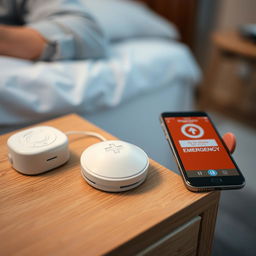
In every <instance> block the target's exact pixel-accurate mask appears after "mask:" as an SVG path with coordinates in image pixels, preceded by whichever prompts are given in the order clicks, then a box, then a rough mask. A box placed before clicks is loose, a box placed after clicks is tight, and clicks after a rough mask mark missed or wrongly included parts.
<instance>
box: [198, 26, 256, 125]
mask: <svg viewBox="0 0 256 256" xmlns="http://www.w3.org/2000/svg"><path fill="white" fill-rule="evenodd" d="M212 38H213V46H214V48H213V51H212V54H211V58H210V61H209V66H208V68H207V70H206V72H205V78H204V81H203V83H202V85H201V89H200V99H199V108H201V109H205V110H214V111H217V112H219V113H221V114H224V115H227V116H229V117H231V118H234V119H236V120H239V121H242V122H245V123H247V124H249V125H252V126H254V127H256V105H255V98H256V71H255V70H256V45H255V44H253V43H252V42H250V41H249V40H245V39H244V38H242V37H240V36H239V34H238V33H236V32H234V31H222V32H215V33H214V34H213V36H212ZM243 70H245V72H244V71H243ZM242 71H243V72H242Z"/></svg>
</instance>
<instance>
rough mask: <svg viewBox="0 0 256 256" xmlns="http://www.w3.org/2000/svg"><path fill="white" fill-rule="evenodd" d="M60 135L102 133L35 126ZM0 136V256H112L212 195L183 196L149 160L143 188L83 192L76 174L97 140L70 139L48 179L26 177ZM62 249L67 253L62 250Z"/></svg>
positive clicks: (75, 122)
mask: <svg viewBox="0 0 256 256" xmlns="http://www.w3.org/2000/svg"><path fill="white" fill-rule="evenodd" d="M42 124H43V125H50V126H53V127H55V128H57V129H60V130H61V131H63V132H67V131H70V130H74V129H75V130H81V131H94V132H98V133H100V134H102V135H103V136H105V137H106V138H107V139H116V138H115V137H113V136H112V135H110V134H108V133H107V132H105V131H103V130H101V129H100V128H98V127H96V126H94V125H93V124H91V123H89V122H87V121H86V120H84V119H82V118H80V117H79V116H77V115H74V114H71V115H67V116H64V117H62V118H58V119H54V120H51V121H48V122H44V123H42ZM11 134H13V133H9V134H5V135H3V136H1V137H0V189H1V193H0V239H1V246H0V254H1V255H7V254H11V253H15V252H17V251H19V255H22V254H27V253H29V252H30V253H31V251H36V252H40V253H41V254H48V253H49V252H51V253H52V252H55V253H57V252H58V255H59V254H70V253H76V254H79V253H80V254H83V253H84V252H85V250H86V255H98V254H103V253H106V252H109V251H111V250H112V249H113V248H116V247H118V246H120V245H122V244H124V243H126V242H127V241H129V240H131V239H133V238H134V237H136V236H138V235H139V234H141V233H143V232H145V231H146V230H149V229H150V228H152V227H154V226H156V225H158V223H161V222H163V221H164V220H166V219H168V218H171V217H172V216H174V215H175V214H176V213H178V212H182V210H183V209H185V208H187V207H189V206H190V205H193V204H195V203H196V202H202V201H203V200H206V202H207V200H209V198H210V197H211V195H212V194H214V193H215V192H211V193H193V192H190V191H188V190H187V189H186V188H185V186H184V184H183V182H182V179H181V177H180V176H179V175H177V174H175V173H173V172H172V171H170V170H168V169H166V168H164V167H163V166H161V165H159V164H158V163H156V162H155V161H153V160H150V167H149V174H148V177H147V179H146V181H145V182H144V183H143V184H142V185H140V186H139V187H137V188H136V189H133V190H131V191H127V192H122V193H107V192H102V191H99V190H96V189H94V188H92V187H91V186H89V185H88V184H87V183H86V182H85V181H84V179H83V178H82V177H81V175H80V162H79V161H80V155H81V153H82V152H83V150H84V149H86V148H87V147H88V146H89V145H91V144H93V143H96V142H98V139H97V138H93V137H85V136H83V135H72V136H70V137H69V149H70V152H71V158H70V160H69V161H68V163H66V164H65V165H63V166H61V167H59V168H56V169H54V170H52V171H50V172H47V173H44V174H41V175H37V176H26V175H22V174H20V173H18V172H16V171H15V170H14V169H12V167H11V165H10V163H9V162H8V160H6V157H7V146H6V142H7V139H8V137H9V136H10V135H11ZM67 245H68V246H67Z"/></svg>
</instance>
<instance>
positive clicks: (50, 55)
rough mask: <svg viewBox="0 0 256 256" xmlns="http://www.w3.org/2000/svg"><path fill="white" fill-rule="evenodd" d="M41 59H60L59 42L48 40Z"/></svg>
mask: <svg viewBox="0 0 256 256" xmlns="http://www.w3.org/2000/svg"><path fill="white" fill-rule="evenodd" d="M39 59H40V60H43V61H50V60H58V59H59V57H58V56H57V43H56V42H47V44H46V46H45V47H44V50H43V53H42V54H41V56H40V58H39Z"/></svg>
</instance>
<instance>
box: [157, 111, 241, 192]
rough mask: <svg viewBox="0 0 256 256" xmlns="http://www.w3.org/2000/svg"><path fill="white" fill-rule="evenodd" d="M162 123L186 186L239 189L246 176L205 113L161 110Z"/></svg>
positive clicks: (203, 189)
mask: <svg viewBox="0 0 256 256" xmlns="http://www.w3.org/2000/svg"><path fill="white" fill-rule="evenodd" d="M160 121H161V125H162V128H163V130H164V133H165V136H166V139H167V140H168V142H169V144H170V147H171V149H172V152H173V154H174V157H175V159H176V162H177V164H178V167H179V170H180V172H181V175H182V177H183V180H184V183H185V185H186V187H187V188H188V189H189V190H191V191H194V192H200V191H210V190H216V189H238V188H242V187H243V186H244V185H245V179H244V177H243V175H242V173H241V171H240V170H239V168H238V166H237V164H236V163H235V161H234V159H233V158H232V156H231V155H230V153H229V151H228V148H227V146H226V145H225V143H224V142H223V140H222V138H221V137H220V135H219V133H218V131H217V130H216V128H215V127H214V125H213V122H212V121H211V119H210V118H209V116H208V115H207V114H206V113H205V112H170V113H162V114H161V117H160Z"/></svg>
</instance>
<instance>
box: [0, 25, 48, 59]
mask: <svg viewBox="0 0 256 256" xmlns="http://www.w3.org/2000/svg"><path fill="white" fill-rule="evenodd" d="M45 45H46V40H45V39H44V38H43V37H42V36H41V35H40V33H38V32H37V31H35V30H33V29H31V28H29V27H18V26H17V27H16V26H7V25H0V55H5V56H10V57H16V58H22V59H28V60H35V59H38V58H39V57H40V56H41V54H42V52H43V49H44V47H45Z"/></svg>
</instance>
